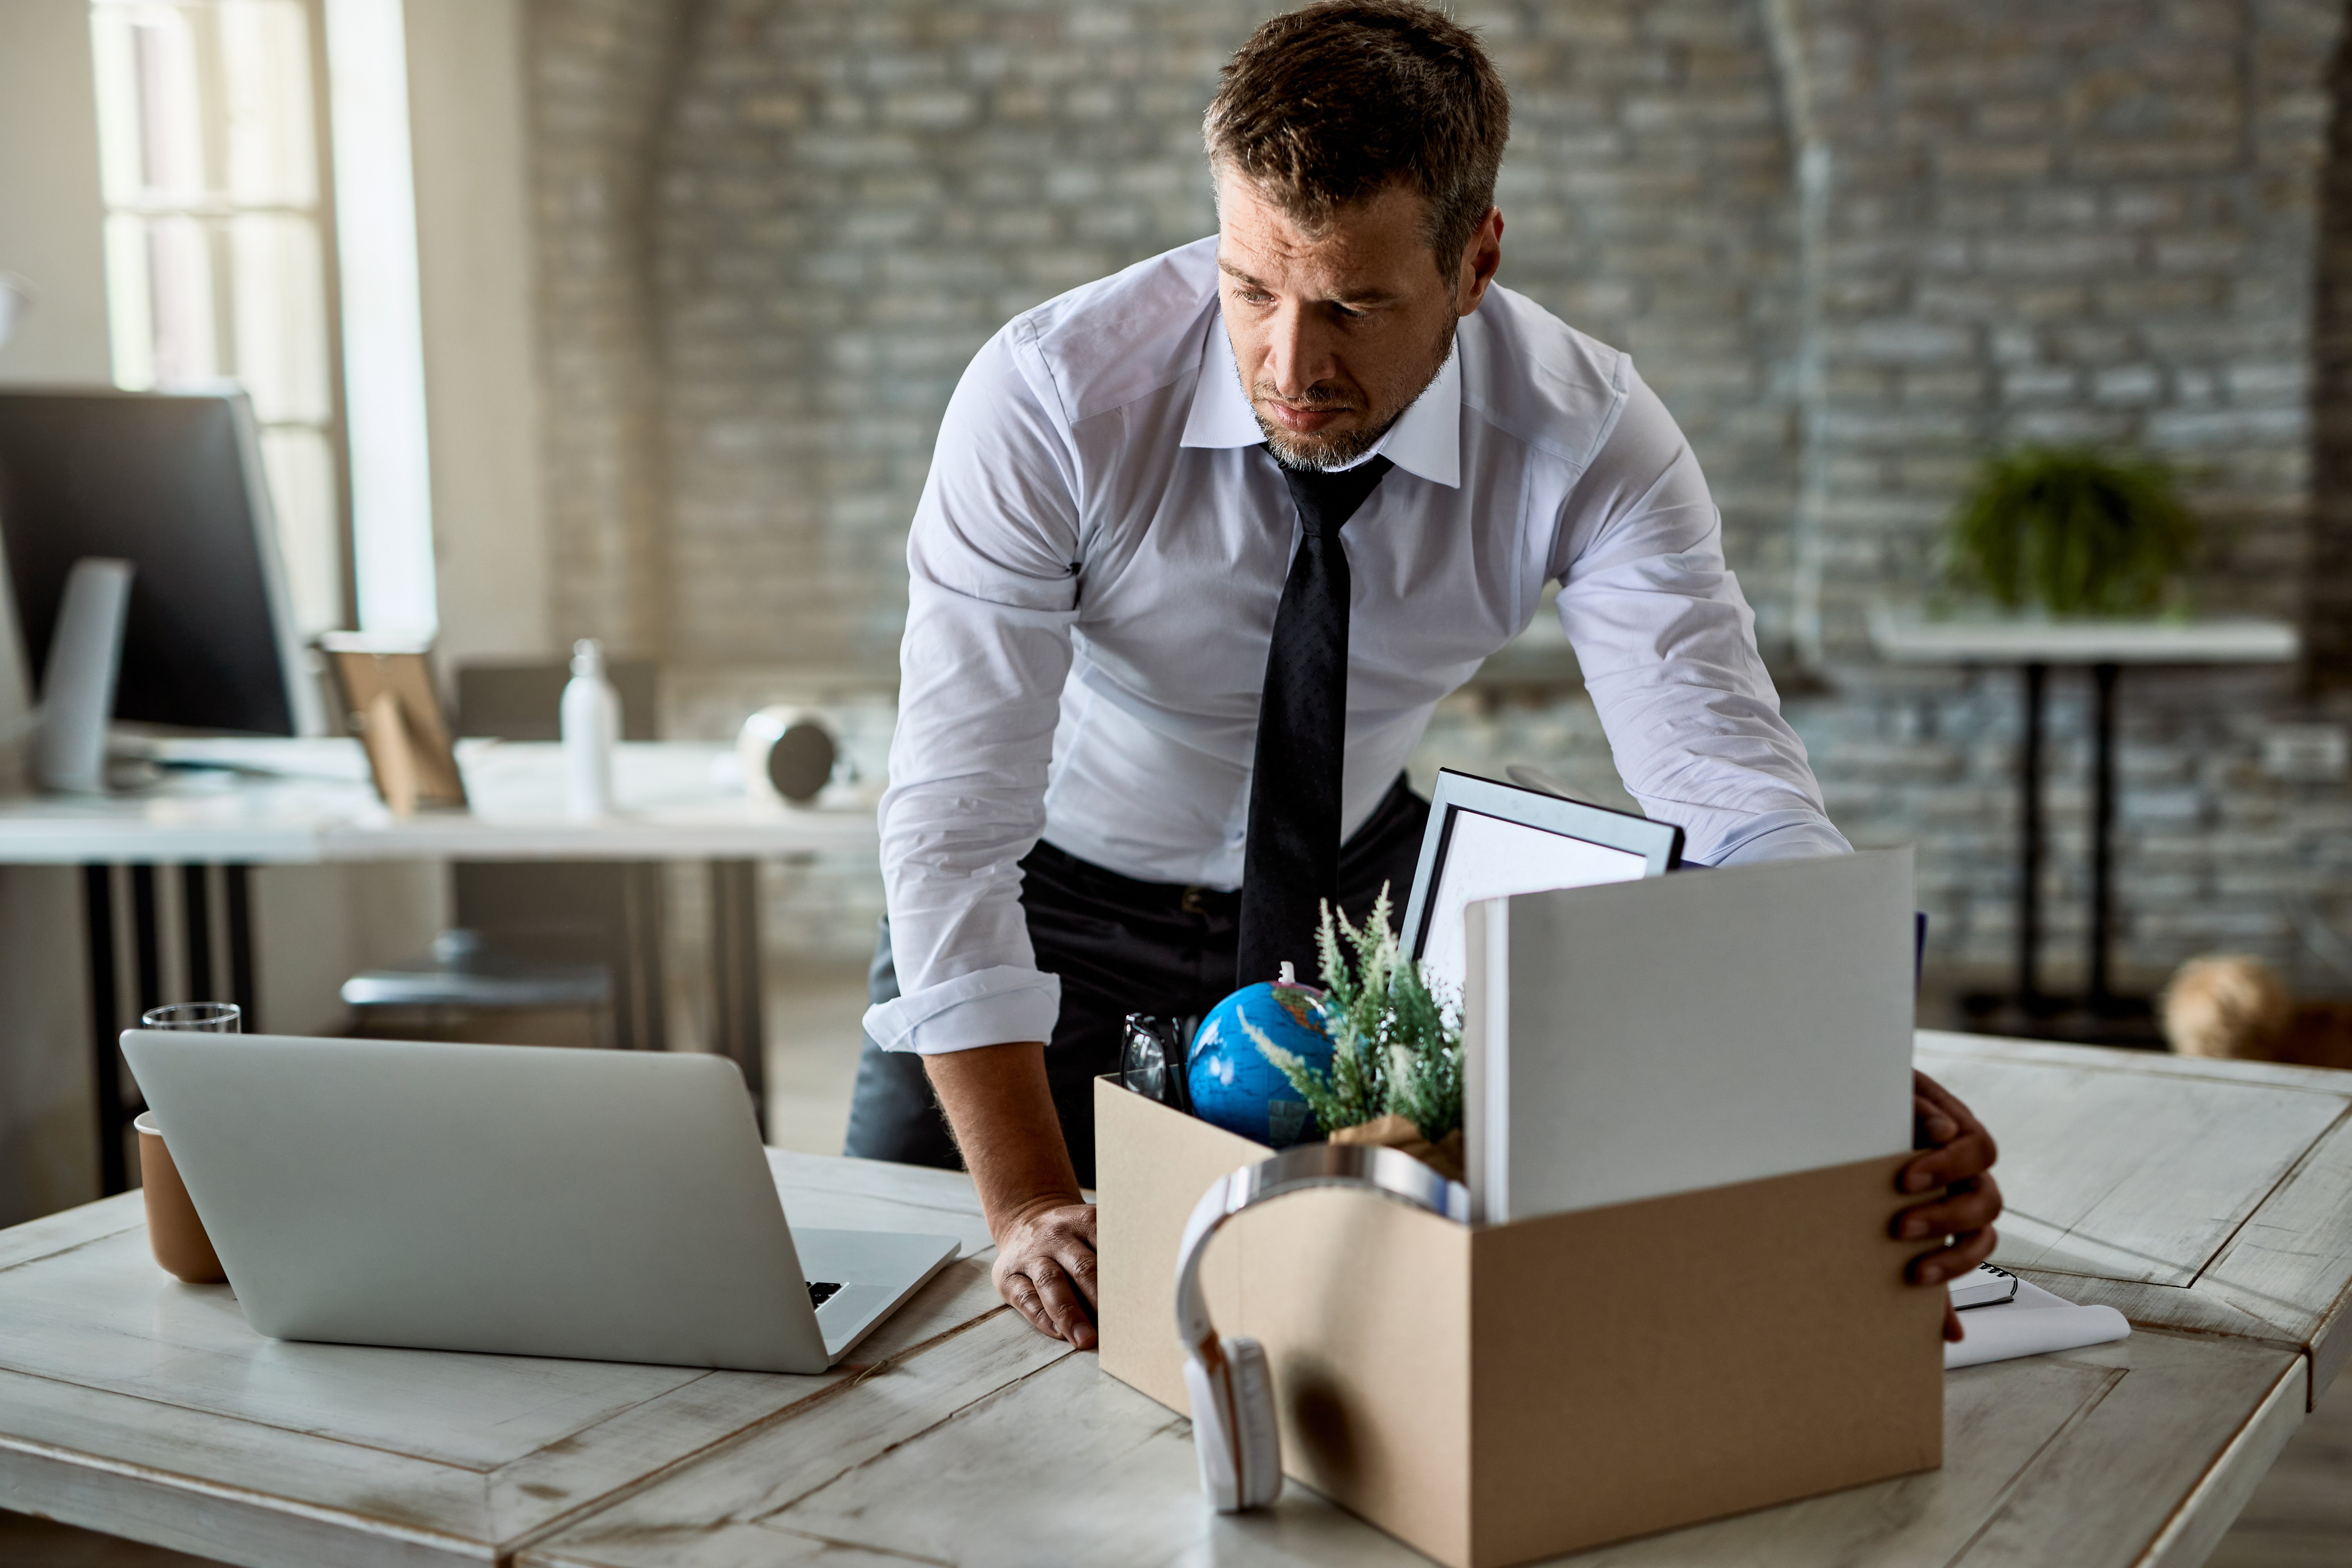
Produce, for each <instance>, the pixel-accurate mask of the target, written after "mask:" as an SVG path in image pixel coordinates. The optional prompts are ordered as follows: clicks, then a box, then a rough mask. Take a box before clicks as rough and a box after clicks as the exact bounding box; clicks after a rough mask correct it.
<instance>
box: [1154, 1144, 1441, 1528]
mask: <svg viewBox="0 0 2352 1568" xmlns="http://www.w3.org/2000/svg"><path fill="white" fill-rule="evenodd" d="M1307 1187H1364V1188H1367V1189H1369V1190H1370V1191H1372V1192H1376V1193H1379V1194H1381V1196H1383V1197H1389V1198H1394V1199H1396V1200H1397V1201H1398V1202H1400V1203H1406V1204H1411V1205H1412V1206H1413V1207H1415V1208H1422V1209H1427V1210H1428V1211H1429V1212H1430V1213H1432V1214H1434V1215H1444V1217H1445V1218H1447V1219H1451V1220H1460V1221H1463V1222H1465V1223H1467V1221H1468V1220H1469V1218H1470V1189H1469V1188H1467V1187H1465V1186H1464V1185H1463V1184H1461V1183H1459V1182H1449V1181H1447V1180H1446V1179H1445V1178H1444V1177H1443V1176H1441V1175H1439V1174H1438V1173H1436V1172H1435V1171H1433V1170H1431V1169H1430V1168H1429V1167H1428V1166H1427V1165H1424V1164H1423V1163H1421V1162H1420V1161H1418V1160H1416V1159H1414V1158H1413V1157H1412V1155H1410V1154H1406V1153H1402V1152H1399V1151H1397V1150H1394V1149H1382V1148H1377V1147H1373V1146H1370V1145H1367V1144H1360V1143H1303V1144H1301V1145H1299V1146H1298V1147H1297V1148H1296V1149H1286V1150H1285V1151H1284V1152H1281V1153H1279V1154H1276V1156H1275V1157H1274V1158H1273V1159H1271V1160H1264V1161H1260V1162H1259V1163H1256V1164H1255V1165H1244V1166H1243V1167H1242V1168H1241V1169H1240V1170H1238V1171H1235V1172H1233V1173H1231V1174H1229V1175H1223V1176H1220V1177H1218V1178H1217V1179H1216V1180H1215V1181H1214V1182H1213V1183H1211V1184H1210V1186H1209V1190H1208V1191H1207V1192H1205V1193H1203V1194H1201V1201H1200V1202H1199V1203H1198V1204H1196V1205H1193V1208H1192V1218H1191V1219H1190V1220H1188V1221H1186V1222H1185V1226H1184V1244H1183V1247H1182V1248H1181V1254H1180V1258H1181V1260H1180V1261H1179V1262H1178V1263H1177V1265H1176V1332H1177V1334H1178V1335H1179V1336H1180V1337H1181V1339H1182V1340H1183V1342H1184V1348H1185V1350H1186V1352H1189V1353H1188V1358H1187V1360H1186V1361H1185V1363H1184V1392H1185V1394H1187V1395H1188V1396H1189V1397H1190V1398H1191V1400H1192V1443H1193V1446H1194V1447H1195V1448H1196V1449H1197V1450H1198V1451H1199V1454H1200V1458H1201V1489H1202V1491H1204V1492H1206V1493H1208V1494H1209V1500H1210V1501H1211V1502H1213V1503H1214V1504H1215V1505H1216V1508H1217V1511H1218V1512H1220V1513H1238V1512H1240V1511H1241V1510H1244V1509H1248V1508H1261V1507H1263V1506H1265V1504H1267V1503H1270V1502H1272V1501H1273V1500H1275V1498H1276V1495H1277V1494H1279V1493H1280V1492H1281V1490H1282V1429H1281V1426H1280V1424H1279V1423H1278V1422H1277V1421H1276V1416H1275V1404H1274V1376H1273V1373H1272V1372H1271V1371H1270V1370H1269V1369H1268V1368H1267V1366H1266V1360H1265V1346H1263V1345H1261V1344H1259V1343H1258V1342H1256V1341H1255V1340H1253V1339H1246V1338H1235V1339H1230V1340H1220V1339H1218V1337H1217V1331H1216V1326H1215V1325H1214V1324H1213V1323H1211V1322H1210V1321H1209V1302H1208V1299H1207V1298H1206V1297H1205V1296H1203V1295H1202V1293H1201V1255H1202V1253H1203V1252H1205V1251H1207V1250H1208V1246H1209V1237H1212V1236H1214V1235H1215V1234H1216V1232H1217V1227H1218V1226H1221V1225H1223V1224H1224V1223H1225V1221H1226V1220H1227V1219H1229V1218H1231V1217H1232V1216H1233V1215H1237V1214H1239V1213H1241V1212H1242V1210H1244V1209H1245V1208H1247V1207H1249V1206H1250V1205H1252V1204H1262V1203H1265V1202H1266V1201H1267V1200H1269V1199H1272V1198H1278V1197H1280V1196H1282V1195H1283V1194H1285V1193H1295V1192H1298V1191H1300V1190H1301V1189H1303V1188H1307Z"/></svg>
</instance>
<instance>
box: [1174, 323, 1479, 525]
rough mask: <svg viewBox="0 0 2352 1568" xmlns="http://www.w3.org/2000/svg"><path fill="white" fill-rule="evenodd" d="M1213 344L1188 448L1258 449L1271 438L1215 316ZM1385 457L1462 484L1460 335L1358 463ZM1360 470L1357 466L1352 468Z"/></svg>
mask: <svg viewBox="0 0 2352 1568" xmlns="http://www.w3.org/2000/svg"><path fill="white" fill-rule="evenodd" d="M1207 338H1208V341H1207V342H1204V343H1202V345H1201V374H1200V377H1199V379H1198V380H1197V381H1196V382H1195V383H1194V384H1193V387H1192V410H1191V412H1190V413H1188V414H1187V415H1186V416H1185V417H1184V437H1183V439H1182V441H1181V443H1180V445H1182V446H1186V447H1255V446H1259V445H1262V444H1263V443H1264V442H1265V432H1264V431H1263V430H1260V429H1259V428H1258V426H1257V416H1256V415H1255V414H1254V413H1253V412H1251V410H1250V404H1249V398H1248V397H1247V396H1246V395H1244V393H1243V391H1242V377H1241V370H1240V367H1239V366H1238V365H1236V364H1235V363H1234V342H1233V339H1232V338H1231V337H1230V336H1228V335H1227V334H1226V331H1225V323H1224V319H1223V317H1222V316H1216V315H1212V316H1211V317H1210V318H1209V331H1208V333H1207ZM1375 456H1378V457H1384V458H1388V460H1389V461H1390V462H1391V463H1394V464H1395V465H1396V466H1397V467H1398V468H1402V469H1404V470H1405V471H1406V472H1407V473H1410V474H1413V475H1415V476H1417V477H1419V478H1421V479H1427V480H1428V481H1430V483H1432V484H1438V485H1444V486H1445V487H1446V488H1448V489H1458V488H1460V486H1461V483H1462V345H1461V340H1460V338H1459V336H1458V335H1457V336H1456V338H1455V341H1454V349H1453V351H1452V352H1451V353H1448V354H1447V355H1446V356H1445V363H1444V365H1443V366H1442V367H1440V369H1439V370H1438V373H1437V379H1436V380H1435V381H1433V382H1431V383H1430V384H1428V385H1427V386H1426V387H1424V388H1423V389H1422V394H1421V395H1420V396H1419V397H1417V398H1415V399H1413V403H1412V407H1410V408H1408V409H1406V410H1405V411H1404V414H1403V415H1402V417H1400V418H1399V419H1398V420H1397V422H1396V423H1395V424H1393V425H1391V426H1389V428H1388V434H1386V435H1384V436H1382V437H1381V438H1380V440H1379V442H1378V443H1377V444H1375V445H1374V446H1373V447H1372V449H1371V450H1370V451H1369V452H1367V453H1365V454H1364V455H1363V456H1362V457H1361V458H1358V459H1356V461H1357V462H1358V463H1363V462H1369V461H1370V460H1371V458H1374V457H1375ZM1354 466H1355V465H1354V464H1350V465H1349V467H1351V468H1352V467H1354Z"/></svg>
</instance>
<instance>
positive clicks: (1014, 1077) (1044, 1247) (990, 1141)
mask: <svg viewBox="0 0 2352 1568" xmlns="http://www.w3.org/2000/svg"><path fill="white" fill-rule="evenodd" d="M923 1066H924V1068H926V1069H927V1070H928V1071H929V1073H930V1078H931V1088H932V1089H934V1090H935V1091H936V1092H937V1093H938V1095H939V1097H940V1108H941V1109H942V1110H945V1111H946V1112H947V1113H948V1124H949V1125H950V1127H952V1128H954V1129H955V1135H956V1144H957V1146H958V1147H959V1148H961V1150H962V1151H963V1163H964V1167H965V1169H967V1170H969V1171H970V1172H971V1181H972V1185H973V1186H975V1187H977V1188H978V1189H979V1190H980V1207H981V1212H982V1214H984V1215H987V1216H988V1234H989V1235H991V1236H992V1237H995V1238H996V1268H995V1271H994V1272H995V1278H996V1289H997V1293H998V1294H999V1295H1001V1296H1003V1298H1004V1299H1005V1300H1008V1301H1010V1302H1012V1303H1013V1308H1014V1310H1017V1311H1018V1312H1020V1314H1021V1315H1022V1316H1023V1317H1024V1318H1026V1319H1028V1320H1029V1321H1030V1322H1031V1323H1032V1324H1034V1326H1035V1327H1036V1329H1037V1331H1038V1332H1040V1333H1045V1334H1051V1335H1053V1336H1054V1338H1055V1339H1057V1340H1067V1341H1069V1342H1070V1343H1071V1344H1073V1345H1075V1346H1076V1347H1077V1348H1078V1349H1080V1350H1082V1351H1088V1350H1092V1349H1094V1348H1095V1323H1094V1305H1095V1209H1094V1205H1092V1204H1090V1203H1087V1201H1086V1200H1085V1199H1084V1198H1083V1197H1081V1196H1080V1195H1079V1193H1078V1178H1077V1173H1076V1170H1074V1169H1073V1168H1072V1166H1071V1164H1070V1149H1069V1145H1068V1144H1066V1143H1065V1142H1063V1141H1062V1123H1061V1119H1060V1118H1059V1117H1058V1116H1056V1115H1055V1111H1054V1095H1053V1091H1052V1089H1049V1088H1048V1087H1047V1085H1046V1081H1045V1047H1044V1046H1042V1045H1039V1044H1037V1043H1035V1042H1034V1041H1032V1042H1029V1043H1027V1044H1023V1045H1009V1046H982V1047H980V1048H979V1049H977V1050H970V1051H949V1052H945V1053H943V1054H941V1055H939V1056H934V1057H926V1058H923Z"/></svg>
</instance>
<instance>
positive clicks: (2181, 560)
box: [1946, 447, 2199, 616]
mask: <svg viewBox="0 0 2352 1568" xmlns="http://www.w3.org/2000/svg"><path fill="white" fill-rule="evenodd" d="M2198 543H2199V527H2198V522H2197V519H2196V518H2195V516H2193V515H2192V514H2191V513H2190V512H2189V509H2188V507H2187V506H2186V505H2184V504H2183V503H2182V501H2181V500H2180V495H2179V484H2178V481H2177V479H2175V477H2174V475H2173V473H2172V470H2171V469H2169V468H2167V467H2165V465H2164V464H2162V463H2160V462H2158V461H2157V460H2155V459H2153V458H2141V457H2132V456H2126V455H2121V454H2115V453H2106V452H2101V451H2098V450H2095V449H2094V448H2090V447H2016V448H2014V449H2012V450H2011V451H2008V452H2002V453H1998V454H1996V455H1994V456H1992V457H1990V458H1987V459H1986V460H1985V462H1984V465H1983V467H1982V468H1980V469H1979V471H1978V475H1977V479H1976V483H1975V484H1974V486H1973V487H1971V489H1969V492H1968V494H1967V495H1966V496H1964V497H1963V498H1962V499H1961V501H1960V504H1959V508H1958V510H1956V511H1955V512H1954V513H1953V514H1952V521H1951V524H1950V528H1949V532H1948V538H1947V541H1946V545H1947V575H1948V578H1949V579H1950V580H1951V581H1952V582H1953V583H1954V584H1955V585H1956V586H1958V587H1961V588H1963V589H1969V590H1973V591H1976V592H1979V593H1983V594H1986V595H1990V597H1991V598H1992V599H1993V600H1994V601H1995V602H1996V603H1998V604H2000V605H2001V607H2002V608H2004V609H2008V610H2012V611H2014V610H2021V609H2025V608H2028V607H2029V606H2030V607H2033V608H2038V609H2041V610H2044V611H2047V612H2048V613H2049V614H2051V615H2053V616H2132V615H2148V614H2152V613H2154V612H2156V611H2158V610H2159V609H2162V608H2166V607H2170V606H2177V605H2178V604H2179V594H2178V588H2179V576H2180V574H2181V573H2182V572H2183V571H2185V570H2186V569H2187V568H2188V566H2189V563H2190V562H2191V561H2192V560H2193V559H2194V557H2195V555H2196V552H2197V546H2198Z"/></svg>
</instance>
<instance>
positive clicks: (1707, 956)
mask: <svg viewBox="0 0 2352 1568" xmlns="http://www.w3.org/2000/svg"><path fill="white" fill-rule="evenodd" d="M1913 910H1914V904H1913V896H1912V871H1911V852H1910V851H1909V850H1908V849H1895V850H1881V851H1876V852H1874V853H1869V854H1862V855H1845V856H1837V857H1833V858H1821V859H1813V860H1798V861H1787V862H1780V863H1776V864H1770V865H1763V866H1748V867H1736V868H1726V869H1717V870H1714V871H1710V872H1708V873H1707V874H1706V875H1705V876H1694V877H1661V878H1654V879H1647V880H1643V881H1632V882H1618V883H1612V884H1609V885H1605V886H1601V887H1589V888H1570V889H1562V890H1559V891H1554V892H1542V893H1523V894H1517V895H1515V896H1513V897H1510V898H1507V899H1492V900H1483V901H1480V902H1477V903H1474V904H1471V905H1470V906H1469V907H1468V909H1467V910H1466V911H1465V916H1466V920H1465V938H1466V956H1467V964H1466V968H1465V986H1464V995H1463V1003H1464V1009H1463V1010H1464V1019H1463V1023H1464V1068H1465V1084H1464V1097H1463V1112H1464V1115H1463V1122H1464V1134H1465V1138H1464V1142H1465V1150H1464V1152H1465V1160H1466V1163H1467V1166H1468V1174H1469V1186H1470V1191H1471V1199H1472V1205H1473V1213H1474V1215H1475V1216H1476V1217H1477V1218H1479V1219H1481V1220H1484V1221H1487V1222H1501V1221H1505V1220H1517V1219H1528V1218H1532V1217H1534V1216H1535V1215H1544V1214H1556V1213H1560V1212H1564V1211H1567V1210H1570V1209H1580V1208H1591V1207H1597V1206H1599V1205H1603V1204H1620V1203H1631V1202H1633V1201H1635V1200H1638V1199H1642V1198H1652V1197H1663V1196H1665V1195H1666V1194H1672V1193H1680V1192H1693V1191H1696V1190H1698V1189H1701V1188H1705V1187H1715V1186H1724V1185H1728V1184H1732V1183H1735V1182H1748V1181H1756V1180H1759V1179H1762V1178H1764V1177H1768V1176H1778V1175H1786V1174H1789V1173H1793V1172H1798V1171H1807V1170H1816V1169H1820V1168H1822V1167H1825V1166H1831V1165H1842V1164H1847V1163H1853V1162H1854V1161H1859V1160H1865V1159H1872V1158H1876V1157H1879V1156H1884V1155H1892V1154H1898V1153H1901V1152H1904V1151H1906V1150H1907V1149H1909V1148H1910V1147H1911V1033H1912V1025H1913V1014H1914V1003H1913V997H1912V963H1913V959H1912V947H1913V940H1914V938H1913V932H1914V921H1913Z"/></svg>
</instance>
